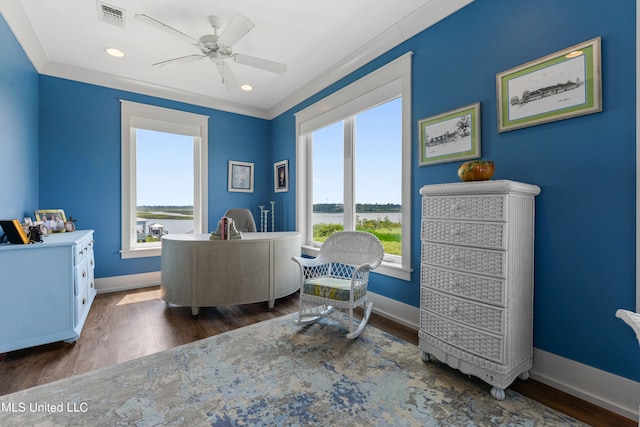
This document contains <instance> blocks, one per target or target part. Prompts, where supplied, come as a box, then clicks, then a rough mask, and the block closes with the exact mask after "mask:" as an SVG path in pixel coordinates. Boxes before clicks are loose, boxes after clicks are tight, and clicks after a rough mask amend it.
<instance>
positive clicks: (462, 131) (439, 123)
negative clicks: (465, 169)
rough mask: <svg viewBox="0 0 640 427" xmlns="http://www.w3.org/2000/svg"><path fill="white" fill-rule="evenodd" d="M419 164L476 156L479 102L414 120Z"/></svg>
mask: <svg viewBox="0 0 640 427" xmlns="http://www.w3.org/2000/svg"><path fill="white" fill-rule="evenodd" d="M418 132H419V135H420V138H419V139H420V166H425V165H434V164H437V163H446V162H454V161H459V160H468V159H477V158H479V157H480V103H479V102H476V103H475V104H471V105H467V106H464V107H461V108H457V109H455V110H452V111H447V112H446V113H441V114H438V115H436V116H432V117H428V118H426V119H422V120H420V121H419V122H418Z"/></svg>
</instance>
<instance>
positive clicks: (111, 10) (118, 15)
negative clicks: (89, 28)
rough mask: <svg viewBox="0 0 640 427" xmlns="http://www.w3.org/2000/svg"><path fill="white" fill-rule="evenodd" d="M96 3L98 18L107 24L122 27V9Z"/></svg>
mask: <svg viewBox="0 0 640 427" xmlns="http://www.w3.org/2000/svg"><path fill="white" fill-rule="evenodd" d="M97 3H98V19H100V20H101V21H102V22H105V23H107V24H111V25H115V26H116V27H121V28H124V10H123V9H119V8H117V7H115V6H111V5H108V4H106V3H102V2H100V1H99V2H97Z"/></svg>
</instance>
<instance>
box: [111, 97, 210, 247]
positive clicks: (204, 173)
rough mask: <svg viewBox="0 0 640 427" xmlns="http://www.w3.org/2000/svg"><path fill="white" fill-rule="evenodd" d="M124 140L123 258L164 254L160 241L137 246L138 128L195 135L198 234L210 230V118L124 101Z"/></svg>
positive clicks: (195, 200) (122, 101) (122, 117)
mask: <svg viewBox="0 0 640 427" xmlns="http://www.w3.org/2000/svg"><path fill="white" fill-rule="evenodd" d="M120 103H121V112H120V113H121V132H122V133H121V143H122V230H121V232H122V234H121V235H122V241H121V245H122V248H121V251H120V255H121V258H123V259H128V258H143V257H151V256H160V255H161V254H162V247H161V245H160V244H158V245H155V246H154V247H144V248H142V247H139V246H137V245H136V222H135V209H136V200H137V197H136V187H135V182H136V171H135V168H134V167H133V166H135V164H136V145H135V129H136V128H145V129H151V130H159V131H162V132H170V133H177V134H181V135H189V136H193V137H194V141H195V142H194V165H193V166H194V201H193V205H194V206H193V220H194V221H193V222H194V233H204V232H206V231H203V230H207V229H208V171H209V167H208V158H209V156H208V145H209V129H208V126H209V117H208V116H203V115H200V114H194V113H188V112H185V111H179V110H172V109H169V108H162V107H155V106H152V105H146V104H139V103H136V102H131V101H126V100H120Z"/></svg>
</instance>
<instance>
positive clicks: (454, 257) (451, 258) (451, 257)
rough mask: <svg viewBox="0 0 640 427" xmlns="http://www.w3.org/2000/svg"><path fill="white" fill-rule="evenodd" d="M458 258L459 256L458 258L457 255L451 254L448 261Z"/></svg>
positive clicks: (454, 260) (455, 260)
mask: <svg viewBox="0 0 640 427" xmlns="http://www.w3.org/2000/svg"><path fill="white" fill-rule="evenodd" d="M459 260H460V258H458V256H457V255H451V256H450V257H449V261H451V262H458V261H459Z"/></svg>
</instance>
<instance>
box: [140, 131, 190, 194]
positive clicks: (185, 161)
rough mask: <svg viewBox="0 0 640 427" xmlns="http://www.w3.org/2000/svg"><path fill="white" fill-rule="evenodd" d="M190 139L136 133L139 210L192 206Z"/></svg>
mask: <svg viewBox="0 0 640 427" xmlns="http://www.w3.org/2000/svg"><path fill="white" fill-rule="evenodd" d="M193 145H194V144H193V137H192V136H186V135H177V134H172V133H165V132H157V131H151V130H146V129H136V171H137V178H136V182H137V205H138V206H193V194H194V189H193V164H194V159H193Z"/></svg>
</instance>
